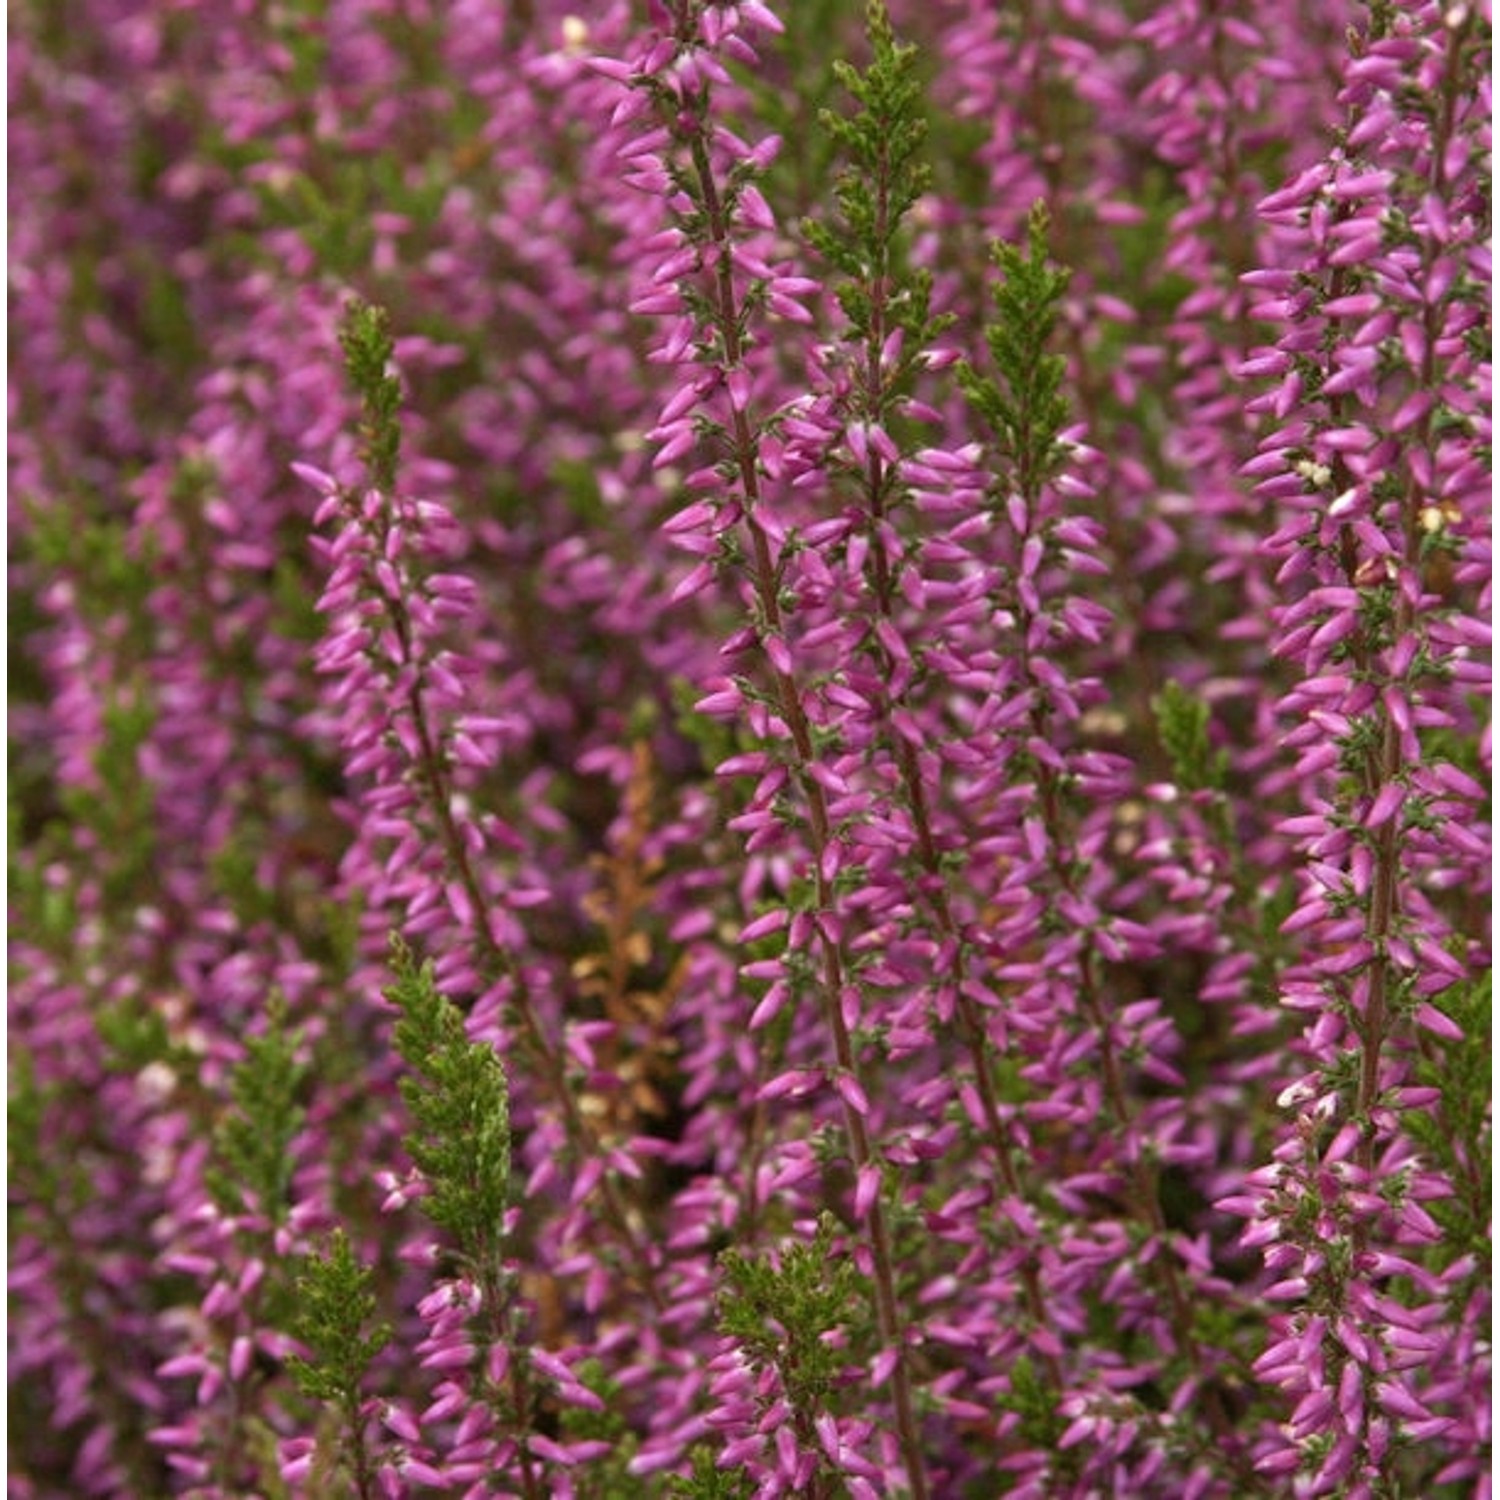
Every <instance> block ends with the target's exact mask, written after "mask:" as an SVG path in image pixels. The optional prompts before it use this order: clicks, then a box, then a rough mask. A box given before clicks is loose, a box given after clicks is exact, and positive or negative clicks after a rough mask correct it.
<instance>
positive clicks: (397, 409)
mask: <svg viewBox="0 0 1500 1500" xmlns="http://www.w3.org/2000/svg"><path fill="white" fill-rule="evenodd" d="M390 322H391V320H390V317H389V315H388V314H387V312H386V310H385V309H384V308H383V307H374V306H372V305H371V304H370V303H368V302H364V301H361V300H360V299H359V298H358V297H352V298H350V300H349V302H348V303H347V304H346V305H345V307H344V316H343V319H342V321H341V322H340V324H339V344H340V345H341V346H342V348H343V351H344V369H345V371H346V373H347V374H348V377H349V383H350V385H352V386H353V387H354V391H355V394H356V395H358V396H359V398H360V403H361V405H362V407H363V411H364V415H363V419H362V420H361V422H360V427H359V432H360V437H361V438H362V439H363V440H364V443H363V447H362V448H361V450H360V456H361V457H362V458H363V459H364V462H365V469H366V471H367V473H368V475H369V479H370V483H371V484H372V485H373V486H374V487H375V488H376V489H378V490H382V491H384V492H385V493H386V494H390V493H391V491H393V490H394V489H395V487H396V460H397V457H398V456H399V454H400V452H401V420H400V414H401V382H400V381H399V380H397V378H396V377H395V376H394V375H393V374H392V373H391V356H392V355H393V354H394V353H395V348H396V342H395V339H394V338H393V337H392V336H391V326H390Z"/></svg>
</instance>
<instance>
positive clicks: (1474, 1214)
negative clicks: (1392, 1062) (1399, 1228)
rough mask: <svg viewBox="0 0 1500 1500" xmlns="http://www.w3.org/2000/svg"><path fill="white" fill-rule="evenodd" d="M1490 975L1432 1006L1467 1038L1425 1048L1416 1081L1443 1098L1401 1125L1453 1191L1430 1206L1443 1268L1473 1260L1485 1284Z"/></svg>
mask: <svg viewBox="0 0 1500 1500" xmlns="http://www.w3.org/2000/svg"><path fill="white" fill-rule="evenodd" d="M1491 994H1492V976H1491V975H1489V974H1486V975H1485V976H1484V978H1483V979H1480V980H1476V981H1475V982H1474V983H1472V984H1456V985H1452V986H1450V987H1449V988H1448V989H1446V990H1444V991H1443V993H1442V994H1441V995H1438V996H1436V997H1434V999H1433V1001H1432V1003H1433V1005H1434V1006H1435V1007H1436V1008H1437V1009H1438V1010H1441V1011H1442V1012H1443V1014H1444V1015H1445V1016H1447V1017H1448V1018H1449V1020H1451V1021H1452V1022H1453V1023H1454V1024H1455V1025H1456V1026H1458V1027H1459V1028H1460V1030H1462V1032H1463V1036H1462V1038H1461V1039H1458V1040H1454V1041H1449V1042H1442V1043H1431V1044H1430V1045H1425V1046H1424V1050H1423V1053H1422V1056H1421V1060H1420V1061H1419V1063H1418V1065H1417V1069H1416V1077H1415V1080H1414V1081H1415V1082H1416V1084H1417V1085H1419V1086H1421V1087H1425V1088H1436V1089H1440V1090H1441V1091H1442V1102H1441V1104H1440V1106H1439V1107H1438V1109H1436V1110H1435V1111H1427V1110H1410V1111H1408V1112H1407V1113H1406V1114H1405V1115H1404V1116H1403V1120H1404V1123H1405V1124H1406V1127H1407V1129H1408V1130H1409V1131H1410V1133H1411V1136H1412V1138H1413V1139H1414V1140H1415V1141H1416V1143H1417V1144H1418V1145H1419V1146H1420V1147H1421V1149H1422V1151H1423V1152H1424V1153H1425V1155H1426V1156H1427V1157H1428V1159H1429V1160H1430V1161H1431V1162H1432V1164H1433V1165H1434V1166H1436V1167H1438V1168H1439V1169H1440V1170H1441V1171H1442V1172H1443V1174H1444V1175H1445V1176H1446V1177H1448V1178H1449V1179H1450V1180H1451V1181H1452V1182H1453V1184H1454V1186H1455V1188H1456V1192H1455V1193H1454V1196H1453V1197H1452V1198H1447V1199H1442V1200H1439V1201H1437V1202H1434V1203H1432V1204H1430V1205H1428V1210H1429V1212H1430V1213H1431V1214H1432V1217H1433V1218H1434V1219H1435V1220H1436V1221H1437V1223H1438V1224H1439V1225H1440V1226H1441V1228H1442V1230H1443V1242H1442V1244H1441V1246H1439V1247H1438V1248H1439V1249H1440V1251H1441V1254H1442V1256H1443V1259H1444V1261H1445V1262H1446V1261H1448V1260H1449V1259H1451V1258H1453V1257H1456V1256H1459V1255H1463V1254H1466V1253H1473V1254H1474V1255H1475V1256H1477V1257H1478V1263H1479V1265H1480V1266H1481V1267H1482V1268H1483V1274H1484V1275H1485V1276H1486V1277H1487V1276H1488V1270H1489V1263H1490V1203H1491V1195H1492V1177H1491V1170H1490V1169H1491V1160H1492V1147H1491V1142H1490V1102H1491V1098H1492V1069H1493V1056H1492V1051H1491V1040H1492V1020H1491Z"/></svg>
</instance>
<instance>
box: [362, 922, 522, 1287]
mask: <svg viewBox="0 0 1500 1500" xmlns="http://www.w3.org/2000/svg"><path fill="white" fill-rule="evenodd" d="M391 969H392V972H393V973H394V974H395V976H396V977H395V983H394V984H393V985H391V986H390V988H388V989H387V990H386V992H385V994H386V998H387V999H389V1000H390V1001H391V1003H392V1004H393V1005H395V1006H396V1007H397V1008H398V1009H399V1010H400V1011H401V1019H400V1020H399V1021H398V1022H397V1023H396V1030H395V1044H396V1051H397V1052H399V1053H400V1054H401V1057H402V1058H403V1060H404V1061H405V1062H406V1065H407V1067H408V1068H410V1069H411V1071H412V1074H413V1075H414V1076H413V1077H410V1078H403V1079H402V1080H401V1084H400V1087H401V1097H402V1098H403V1099H404V1100H405V1101H406V1107H407V1109H408V1110H409V1111H410V1113H411V1118H412V1125H413V1129H412V1130H411V1132H410V1133H409V1134H408V1135H407V1136H406V1140H405V1144H406V1150H407V1153H408V1154H409V1155H410V1156H411V1159H412V1161H413V1162H414V1163H415V1164H416V1166H417V1169H418V1170H419V1171H420V1172H421V1173H422V1175H423V1177H425V1178H426V1180H427V1184H428V1188H429V1192H428V1195H427V1196H426V1197H424V1198H423V1199H422V1200H421V1206H422V1209H423V1212H425V1213H426V1214H427V1216H428V1218H430V1219H431V1220H432V1221H433V1223H434V1224H437V1225H439V1226H440V1227H441V1228H443V1229H446V1230H448V1231H449V1232H450V1233H451V1234H452V1235H453V1236H454V1238H455V1239H456V1240H457V1242H458V1248H459V1251H460V1253H461V1254H463V1255H464V1256H465V1257H467V1258H468V1260H469V1261H470V1262H471V1263H472V1264H473V1265H475V1266H476V1267H479V1268H481V1269H483V1268H494V1267H497V1266H498V1265H499V1262H500V1255H501V1248H502V1244H503V1240H504V1219H505V1210H506V1206H507V1205H508V1203H509V1201H510V1095H509V1091H508V1089H507V1086H506V1080H505V1067H504V1064H503V1063H502V1062H501V1060H500V1055H499V1054H498V1053H497V1052H496V1051H495V1049H494V1048H493V1047H492V1046H490V1045H489V1044H488V1043H485V1042H471V1041H470V1040H469V1038H468V1036H467V1034H466V1033H465V1031H464V1021H463V1016H462V1015H461V1014H460V1012H459V1010H458V1007H457V1006H455V1005H454V1004H452V1002H450V1001H449V1000H446V999H445V998H444V997H443V996H442V995H440V994H439V993H438V990H437V985H436V982H435V981H434V979H433V972H432V965H431V963H424V964H421V965H419V964H418V963H417V960H416V958H415V957H414V956H413V954H412V952H411V950H410V949H409V948H408V947H407V946H406V944H405V943H403V942H402V941H401V940H400V938H398V937H394V936H393V937H392V939H391Z"/></svg>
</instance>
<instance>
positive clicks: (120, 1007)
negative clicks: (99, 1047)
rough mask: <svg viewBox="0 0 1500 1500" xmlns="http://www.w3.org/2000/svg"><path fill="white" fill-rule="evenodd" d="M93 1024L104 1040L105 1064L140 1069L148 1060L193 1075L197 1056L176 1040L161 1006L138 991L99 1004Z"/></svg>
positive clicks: (129, 1070) (124, 1069) (121, 1069)
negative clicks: (138, 993)
mask: <svg viewBox="0 0 1500 1500" xmlns="http://www.w3.org/2000/svg"><path fill="white" fill-rule="evenodd" d="M94 1028H95V1030H96V1031H98V1033H99V1040H100V1041H102V1042H103V1043H104V1047H105V1051H106V1053H107V1055H108V1065H109V1066H110V1067H111V1068H113V1069H114V1070H116V1071H117V1072H121V1073H139V1072H140V1071H141V1069H142V1068H145V1067H147V1066H148V1065H150V1064H151V1063H165V1064H166V1065H167V1066H168V1067H169V1068H171V1069H172V1071H173V1072H174V1073H176V1074H186V1075H187V1076H189V1077H196V1076H197V1073H198V1059H197V1057H196V1055H195V1054H194V1053H193V1051H192V1049H191V1048H190V1047H187V1046H185V1045H184V1044H183V1043H182V1042H179V1041H177V1040H175V1039H174V1038H173V1036H172V1029H171V1026H170V1024H169V1023H168V1021H167V1018H166V1016H165V1015H164V1014H163V1013H162V1010H161V1007H160V1006H157V1005H153V1004H152V1003H151V1002H150V1001H149V1000H147V999H144V998H142V997H141V996H138V995H132V996H129V997H127V998H125V999H121V1000H116V1001H113V1002H112V1003H110V1004H108V1005H102V1006H100V1007H99V1009H98V1011H97V1012H96V1013H95V1019H94Z"/></svg>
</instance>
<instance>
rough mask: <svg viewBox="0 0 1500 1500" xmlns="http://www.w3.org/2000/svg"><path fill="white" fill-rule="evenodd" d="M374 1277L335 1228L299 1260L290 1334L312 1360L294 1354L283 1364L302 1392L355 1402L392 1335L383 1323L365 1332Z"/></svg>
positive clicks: (372, 1307) (372, 1306) (372, 1308)
mask: <svg viewBox="0 0 1500 1500" xmlns="http://www.w3.org/2000/svg"><path fill="white" fill-rule="evenodd" d="M372 1279H373V1276H372V1273H371V1271H370V1269H369V1268H368V1267H367V1266H365V1265H363V1264H362V1263H361V1262H360V1260H359V1258H358V1257H357V1256H356V1255H355V1253H354V1251H353V1249H352V1248H351V1247H350V1245H349V1239H348V1236H347V1235H346V1234H345V1233H344V1231H343V1230H342V1229H337V1230H335V1231H334V1232H333V1235H332V1236H331V1237H330V1239H329V1241H328V1243H327V1245H326V1247H325V1248H324V1249H323V1250H321V1251H319V1252H317V1253H315V1254H312V1255H308V1256H304V1257H303V1258H302V1260H301V1264H300V1267H299V1269H298V1274H297V1282H296V1285H297V1304H296V1305H297V1314H296V1316H295V1318H294V1319H293V1321H292V1327H291V1332H292V1334H293V1336H294V1337H296V1338H297V1339H298V1340H300V1341H301V1342H302V1343H303V1344H305V1345H306V1346H307V1348H308V1350H309V1351H310V1353H311V1358H309V1359H302V1358H300V1357H298V1356H296V1355H292V1356H290V1357H288V1359H287V1368H288V1369H289V1370H290V1371H291V1373H292V1377H293V1378H294V1379H295V1380H296V1382H297V1384H298V1386H299V1387H300V1388H301V1390H302V1392H303V1394H304V1395H308V1396H312V1397H314V1398H315V1399H317V1400H320V1401H337V1402H339V1403H341V1404H343V1405H345V1406H349V1407H353V1406H357V1405H358V1402H359V1391H360V1387H361V1385H362V1384H363V1382H364V1379H365V1375H366V1373H367V1372H368V1370H369V1368H370V1363H371V1361H372V1360H374V1358H375V1356H376V1355H377V1354H379V1353H380V1351H381V1350H382V1349H383V1348H384V1347H385V1345H386V1343H387V1342H388V1341H389V1339H390V1337H391V1330H390V1328H389V1327H388V1326H387V1325H386V1324H384V1323H381V1324H377V1325H376V1326H375V1327H374V1328H373V1329H370V1330H369V1331H368V1332H367V1331H366V1329H367V1325H368V1324H369V1323H370V1319H371V1318H372V1316H373V1315H374V1312H375V1294H374V1292H372V1291H371V1290H370V1284H371V1281H372Z"/></svg>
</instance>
